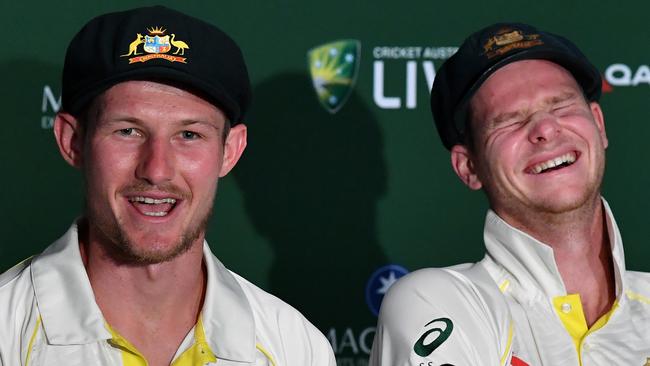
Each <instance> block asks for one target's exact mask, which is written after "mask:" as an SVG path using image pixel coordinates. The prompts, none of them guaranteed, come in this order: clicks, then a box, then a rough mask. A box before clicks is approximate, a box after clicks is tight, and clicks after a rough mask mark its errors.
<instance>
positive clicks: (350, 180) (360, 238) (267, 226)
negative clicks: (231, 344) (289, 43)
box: [233, 73, 387, 329]
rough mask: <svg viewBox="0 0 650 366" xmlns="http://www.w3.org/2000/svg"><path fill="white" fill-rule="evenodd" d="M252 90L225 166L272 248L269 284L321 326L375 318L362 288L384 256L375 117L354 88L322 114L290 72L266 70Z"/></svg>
mask: <svg viewBox="0 0 650 366" xmlns="http://www.w3.org/2000/svg"><path fill="white" fill-rule="evenodd" d="M253 95H254V101H253V107H252V110H251V112H250V113H249V115H248V118H247V121H248V123H247V125H248V128H249V142H250V144H249V146H248V147H247V150H246V152H245V154H244V157H243V158H242V161H240V163H239V164H238V166H237V169H235V170H234V171H233V173H234V176H235V180H236V181H237V184H238V185H239V186H240V188H241V190H242V192H243V196H244V200H245V207H246V211H247V214H248V215H249V216H250V218H251V221H252V222H253V225H254V226H255V228H256V230H257V231H258V232H259V233H260V234H261V235H263V236H264V237H265V238H266V239H267V240H268V242H269V243H270V245H271V246H272V248H273V252H274V256H275V258H274V262H273V264H272V269H271V274H270V284H271V288H270V290H271V292H273V293H274V294H276V295H278V296H279V297H280V298H282V299H283V300H285V301H287V302H289V303H290V304H292V305H293V306H295V307H296V308H298V309H299V310H300V311H301V312H303V314H304V315H305V316H307V318H308V319H310V320H311V321H312V322H314V323H315V324H316V325H317V326H318V327H319V328H321V329H326V328H329V327H332V326H345V327H348V326H355V325H361V326H368V325H374V323H375V321H376V320H375V318H374V316H373V315H372V313H371V312H370V310H368V307H367V306H366V303H365V298H364V290H365V284H366V281H367V280H368V278H369V277H370V275H371V274H372V272H373V271H374V270H375V269H376V268H377V266H378V265H383V264H384V263H386V257H385V255H384V253H383V252H382V249H381V248H380V245H379V242H378V239H377V223H376V222H377V220H376V217H377V202H378V200H379V199H380V198H381V197H382V195H383V194H384V193H385V191H386V181H387V177H386V175H387V172H386V162H385V160H384V156H383V140H382V135H381V131H380V129H379V126H378V123H377V121H376V119H375V118H374V116H373V115H372V113H371V112H370V110H369V109H368V108H367V107H366V106H365V105H364V103H363V101H362V100H361V98H360V97H359V96H358V95H357V94H354V93H353V94H352V95H351V96H350V98H349V100H348V102H347V103H346V105H345V106H344V107H343V108H342V109H341V110H340V111H339V112H338V113H337V114H335V115H331V114H329V113H328V112H326V111H325V110H323V109H322V108H321V107H320V105H319V104H318V102H317V100H316V96H315V94H314V91H313V90H312V87H311V81H310V79H309V77H308V76H307V75H303V74H299V73H286V74H281V75H277V76H275V77H272V78H270V79H268V80H266V81H264V82H262V83H260V84H258V85H257V86H256V87H255V88H254V92H253Z"/></svg>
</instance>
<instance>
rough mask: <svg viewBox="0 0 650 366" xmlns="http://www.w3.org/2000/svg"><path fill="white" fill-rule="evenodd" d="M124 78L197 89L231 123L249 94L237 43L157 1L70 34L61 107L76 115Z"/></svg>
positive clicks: (94, 21)
mask: <svg viewBox="0 0 650 366" xmlns="http://www.w3.org/2000/svg"><path fill="white" fill-rule="evenodd" d="M128 80H153V81H161V82H170V83H172V85H179V86H181V87H185V88H188V89H189V90H191V91H195V92H198V93H199V94H200V95H201V96H202V97H204V98H206V99H207V100H209V101H210V102H212V103H213V104H215V105H216V106H217V107H219V108H220V109H221V110H222V111H223V112H224V114H225V115H226V117H227V118H228V120H229V121H230V122H231V123H232V124H236V123H238V122H240V121H241V119H242V118H243V116H244V114H245V112H246V109H247V108H248V106H249V104H250V100H251V86H250V81H249V78H248V71H247V69H246V64H245V62H244V58H243V56H242V53H241V50H240V49H239V47H238V46H237V44H236V43H235V42H234V41H233V40H232V39H231V38H230V37H229V36H228V35H226V34H225V33H224V32H222V31H221V30H220V29H219V28H217V27H215V26H213V25H211V24H209V23H206V22H204V21H202V20H199V19H197V18H194V17H190V16H188V15H185V14H183V13H180V12H178V11H175V10H172V9H169V8H165V7H162V6H153V7H145V8H138V9H132V10H127V11H122V12H116V13H110V14H104V15H101V16H99V17H97V18H94V19H92V20H91V21H89V22H88V23H87V24H86V25H85V26H84V27H83V28H82V29H81V30H80V31H79V33H77V34H76V35H75V37H74V38H73V39H72V41H71V42H70V45H69V46H68V50H67V53H66V57H65V63H64V66H63V80H62V89H63V91H62V103H63V106H62V108H63V110H64V111H66V112H68V113H71V114H72V115H78V114H79V113H81V112H82V111H83V110H84V108H85V107H86V106H87V105H88V104H89V102H90V101H92V100H93V99H94V98H95V97H96V96H97V95H99V94H100V93H102V92H103V91H105V90H106V89H108V88H110V87H111V86H113V85H115V84H117V83H120V82H123V81H128Z"/></svg>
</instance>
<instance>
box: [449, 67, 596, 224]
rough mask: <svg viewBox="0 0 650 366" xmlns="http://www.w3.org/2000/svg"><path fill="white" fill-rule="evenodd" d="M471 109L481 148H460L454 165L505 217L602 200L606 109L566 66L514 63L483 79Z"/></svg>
mask: <svg viewBox="0 0 650 366" xmlns="http://www.w3.org/2000/svg"><path fill="white" fill-rule="evenodd" d="M470 107H471V111H472V122H471V123H472V125H471V129H472V136H473V141H472V143H473V147H472V149H468V148H467V147H466V146H463V145H456V146H454V148H452V164H453V166H454V169H455V170H456V173H457V174H458V175H459V177H460V178H461V179H462V180H463V181H464V182H465V183H466V184H467V185H468V186H469V187H470V188H472V189H479V188H484V190H485V192H486V194H487V196H488V199H489V201H490V205H491V207H492V209H493V210H495V211H496V212H497V214H499V215H500V216H502V217H503V218H506V219H507V218H516V217H520V216H521V215H525V214H530V213H532V212H542V213H563V212H568V211H572V210H575V209H578V208H580V207H582V206H584V205H586V204H592V203H593V202H596V201H597V200H598V198H599V195H600V193H599V192H600V184H601V181H602V176H603V172H604V167H605V148H606V147H607V137H606V135H605V129H604V122H603V117H602V112H601V110H600V107H599V106H598V104H597V103H587V102H586V101H585V99H584V97H583V95H582V91H581V89H580V87H579V86H578V84H577V83H576V81H575V79H574V78H573V77H572V75H571V74H570V73H569V72H568V71H567V70H566V69H564V68H562V67H561V66H559V65H557V64H555V63H552V62H549V61H543V60H526V61H518V62H513V63H511V64H508V65H506V66H504V67H502V68H501V69H499V70H498V71H496V72H495V73H494V74H492V75H491V76H490V77H489V78H488V79H487V80H486V81H485V82H484V83H483V85H482V86H481V87H480V88H479V90H478V91H477V92H476V94H475V95H474V96H473V98H472V100H471V104H470ZM531 210H532V211H531Z"/></svg>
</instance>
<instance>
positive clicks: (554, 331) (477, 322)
mask: <svg viewBox="0 0 650 366" xmlns="http://www.w3.org/2000/svg"><path fill="white" fill-rule="evenodd" d="M600 88H601V79H600V75H599V73H598V71H597V70H596V69H595V68H594V67H593V66H592V65H591V64H590V63H589V61H588V60H587V59H586V58H585V56H584V55H583V54H582V53H581V52H580V51H579V50H578V48H577V47H576V46H575V45H573V44H572V43H571V42H570V41H568V40H566V39H565V38H562V37H560V36H557V35H554V34H551V33H547V32H542V31H539V30H537V29H535V28H533V27H531V26H529V25H525V24H495V25H492V26H489V27H487V28H485V29H482V30H480V31H478V32H477V33H474V34H473V35H471V36H470V37H469V38H468V39H466V40H465V41H464V43H463V44H462V45H461V47H460V48H459V50H458V52H457V53H456V54H455V55H454V56H452V57H451V58H450V59H448V60H447V61H446V62H445V63H444V64H443V65H442V67H441V68H440V70H439V72H438V74H437V75H436V79H435V81H434V84H433V89H432V91H431V107H432V110H433V117H434V120H435V122H436V126H437V128H438V132H439V134H440V137H441V139H442V142H443V144H444V145H445V147H446V148H447V149H449V150H450V151H451V164H452V167H453V169H454V171H455V172H456V174H457V175H458V177H459V178H460V179H461V181H462V182H463V183H465V185H467V186H468V187H469V188H470V189H473V190H479V189H482V190H483V191H484V192H485V194H486V195H487V198H488V201H489V204H490V210H489V211H488V213H487V218H486V222H485V232H484V240H485V246H486V250H487V254H486V256H485V258H484V259H483V260H482V261H481V262H479V263H476V264H473V265H471V264H466V265H460V266H455V267H450V268H443V269H433V268H430V269H423V270H419V271H416V272H414V273H412V274H410V275H408V276H405V277H404V278H403V279H401V280H400V281H399V282H398V283H397V284H395V285H394V286H393V287H392V288H391V290H390V291H389V293H388V294H387V296H386V298H385V299H384V302H383V304H382V308H381V314H380V317H379V325H378V328H377V333H376V338H375V343H374V345H373V350H372V354H371V362H370V364H371V365H391V366H393V365H413V366H415V365H426V366H439V365H494V366H497V365H499V366H503V365H514V366H523V365H536V366H538V365H540V366H541V365H546V366H557V365H575V366H578V365H582V366H596V365H598V366H605V365H608V366H610V365H627V366H630V365H639V366H644V365H650V358H649V357H650V276H649V275H648V274H645V273H638V272H632V271H626V269H625V261H624V256H623V247H622V245H623V244H622V241H621V236H620V233H619V231H618V228H617V225H616V222H615V221H614V217H613V215H612V211H611V210H610V207H609V206H608V204H607V202H606V201H605V200H604V199H603V198H602V197H601V196H600V186H601V182H602V177H603V173H604V168H605V149H606V148H607V145H608V141H607V136H606V133H605V124H604V118H603V114H602V111H601V109H600V106H599V104H598V99H599V97H600ZM452 245H456V243H453V244H452Z"/></svg>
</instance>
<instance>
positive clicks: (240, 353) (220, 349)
mask: <svg viewBox="0 0 650 366" xmlns="http://www.w3.org/2000/svg"><path fill="white" fill-rule="evenodd" d="M203 257H204V261H205V265H206V268H207V273H208V281H207V282H208V284H207V288H206V292H205V300H204V302H203V326H204V328H205V336H206V339H207V342H208V344H209V345H210V348H211V349H212V351H213V352H214V353H215V355H216V356H217V359H225V360H231V361H239V362H249V363H252V362H254V361H255V320H254V318H253V310H252V308H251V305H250V303H249V302H248V298H247V297H246V294H245V293H244V290H243V289H242V287H241V285H240V282H239V281H237V279H236V278H235V275H234V274H233V273H231V272H230V271H229V270H228V269H227V268H226V267H225V266H224V265H223V264H222V263H221V262H220V261H219V260H218V259H217V257H215V256H214V254H212V251H211V250H210V247H209V246H208V244H207V243H204V244H203Z"/></svg>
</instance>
